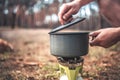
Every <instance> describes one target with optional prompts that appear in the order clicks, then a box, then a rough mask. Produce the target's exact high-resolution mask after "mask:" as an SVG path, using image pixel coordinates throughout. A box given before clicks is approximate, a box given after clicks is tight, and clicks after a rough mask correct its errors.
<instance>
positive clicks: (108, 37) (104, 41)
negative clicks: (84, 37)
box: [90, 28, 120, 48]
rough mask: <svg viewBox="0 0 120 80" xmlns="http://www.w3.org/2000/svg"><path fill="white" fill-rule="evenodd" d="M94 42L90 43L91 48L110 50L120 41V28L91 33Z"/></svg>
mask: <svg viewBox="0 0 120 80" xmlns="http://www.w3.org/2000/svg"><path fill="white" fill-rule="evenodd" d="M90 36H92V37H93V40H91V41H90V45H91V46H101V47H105V48H108V47H110V46H112V45H113V44H115V43H117V42H118V41H120V28H106V29H100V30H97V31H94V32H92V33H90Z"/></svg>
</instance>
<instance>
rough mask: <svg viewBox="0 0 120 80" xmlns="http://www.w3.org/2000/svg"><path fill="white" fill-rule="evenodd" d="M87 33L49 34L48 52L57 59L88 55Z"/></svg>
mask: <svg viewBox="0 0 120 80" xmlns="http://www.w3.org/2000/svg"><path fill="white" fill-rule="evenodd" d="M88 33H89V32H66V33H65V32H59V33H51V34H50V51H51V54H52V55H54V56H57V57H69V58H72V57H79V56H83V55H86V54H87V53H88V42H89V35H88Z"/></svg>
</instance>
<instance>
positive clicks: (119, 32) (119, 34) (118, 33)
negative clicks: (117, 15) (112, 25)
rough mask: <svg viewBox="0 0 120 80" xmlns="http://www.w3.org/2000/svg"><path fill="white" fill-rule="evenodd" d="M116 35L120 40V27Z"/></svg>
mask: <svg viewBox="0 0 120 80" xmlns="http://www.w3.org/2000/svg"><path fill="white" fill-rule="evenodd" d="M116 32H117V33H116V35H117V37H118V41H120V27H118V28H116Z"/></svg>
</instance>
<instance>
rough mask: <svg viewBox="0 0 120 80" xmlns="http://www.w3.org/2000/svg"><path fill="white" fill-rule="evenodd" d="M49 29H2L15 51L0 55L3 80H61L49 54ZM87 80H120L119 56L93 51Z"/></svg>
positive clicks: (86, 67)
mask: <svg viewBox="0 0 120 80" xmlns="http://www.w3.org/2000/svg"><path fill="white" fill-rule="evenodd" d="M49 31H50V30H49V29H14V30H12V29H0V38H2V39H4V40H6V41H8V42H9V43H11V44H12V45H13V48H14V51H12V52H3V53H0V80H59V79H58V78H59V71H58V64H57V60H56V58H55V57H54V56H52V55H51V54H50V44H49V34H48V32H49ZM84 60H85V61H84V66H83V78H84V80H120V74H119V73H120V52H119V51H113V50H110V49H104V48H100V47H90V51H89V53H88V55H86V56H85V57H84Z"/></svg>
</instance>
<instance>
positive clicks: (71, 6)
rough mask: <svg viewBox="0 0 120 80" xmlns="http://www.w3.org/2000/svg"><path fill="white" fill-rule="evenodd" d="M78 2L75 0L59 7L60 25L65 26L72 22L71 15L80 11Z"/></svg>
mask: <svg viewBox="0 0 120 80" xmlns="http://www.w3.org/2000/svg"><path fill="white" fill-rule="evenodd" d="M79 1H80V0H75V1H72V2H70V3H65V4H63V5H62V6H61V7H60V11H59V13H58V17H59V21H60V23H61V24H65V23H67V22H69V21H71V20H72V15H73V14H76V13H77V12H78V11H79V9H80V2H79Z"/></svg>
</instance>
